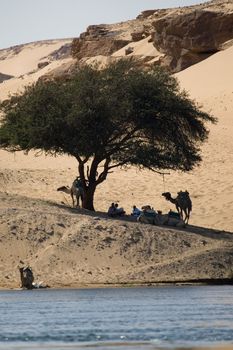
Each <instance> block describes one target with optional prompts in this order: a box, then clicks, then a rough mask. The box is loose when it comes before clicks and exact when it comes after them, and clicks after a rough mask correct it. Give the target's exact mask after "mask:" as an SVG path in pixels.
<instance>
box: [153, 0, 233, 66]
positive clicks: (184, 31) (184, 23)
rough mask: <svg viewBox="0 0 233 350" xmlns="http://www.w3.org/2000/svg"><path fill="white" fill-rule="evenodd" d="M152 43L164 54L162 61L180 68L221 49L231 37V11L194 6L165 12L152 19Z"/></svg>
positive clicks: (232, 35)
mask: <svg viewBox="0 0 233 350" xmlns="http://www.w3.org/2000/svg"><path fill="white" fill-rule="evenodd" d="M153 26H154V29H155V32H154V34H153V41H154V45H155V46H156V47H157V48H158V49H159V50H160V51H161V52H163V53H165V55H166V57H165V59H164V64H165V65H168V66H169V67H170V68H171V70H172V71H180V70H182V69H185V68H187V67H189V66H190V65H192V64H194V63H197V62H200V61H201V60H203V59H205V58H207V57H208V56H210V55H212V54H213V53H215V52H217V51H219V50H221V46H222V44H223V43H225V42H226V41H228V40H230V39H232V38H233V3H232V12H229V13H226V12H225V11H224V9H223V11H221V9H219V10H218V11H213V10H212V11H211V10H206V9H195V10H193V11H188V12H185V13H182V14H177V15H169V16H166V17H164V18H161V19H159V20H156V21H154V23H153Z"/></svg>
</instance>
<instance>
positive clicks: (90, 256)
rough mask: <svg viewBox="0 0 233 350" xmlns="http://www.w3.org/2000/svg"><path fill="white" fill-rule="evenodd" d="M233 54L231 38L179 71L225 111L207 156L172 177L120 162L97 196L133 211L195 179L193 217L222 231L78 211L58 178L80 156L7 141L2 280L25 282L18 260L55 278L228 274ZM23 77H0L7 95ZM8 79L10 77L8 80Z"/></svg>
mask: <svg viewBox="0 0 233 350" xmlns="http://www.w3.org/2000/svg"><path fill="white" fill-rule="evenodd" d="M43 50H44V49H43ZM38 57H40V58H41V57H42V55H39V56H38ZM33 59H34V58H33ZM232 61H233V47H230V48H229V49H227V50H226V51H223V52H219V53H217V54H215V55H214V56H212V57H210V58H209V59H208V60H205V61H203V62H201V63H199V64H197V65H195V66H192V67H190V68H189V69H187V70H185V71H183V72H181V73H179V74H178V75H177V77H178V79H179V81H180V83H181V86H182V87H183V88H186V89H188V90H189V92H190V96H191V97H192V98H195V99H196V101H197V102H199V103H201V104H202V105H203V109H204V110H207V111H211V113H212V114H213V115H215V116H217V117H218V119H219V122H218V124H217V125H210V138H209V141H208V143H207V144H206V145H204V147H203V163H202V165H201V166H200V167H199V168H198V169H196V170H195V171H193V172H192V173H190V174H180V173H172V174H170V175H167V176H165V182H163V178H162V177H161V176H160V175H158V174H154V173H151V172H148V171H141V172H139V171H137V170H136V169H131V170H127V171H123V170H117V171H116V172H114V173H113V174H110V176H109V178H108V179H107V181H106V182H105V183H103V184H102V185H101V186H100V187H99V189H98V190H97V193H96V198H95V203H96V209H97V210H98V211H106V209H107V207H108V206H109V203H111V202H112V201H119V202H120V204H121V205H123V206H124V207H125V209H126V211H127V212H130V210H131V206H132V205H133V204H137V205H138V206H142V205H143V204H151V205H153V206H154V207H155V208H156V209H162V210H163V211H164V212H166V211H167V210H169V208H173V205H172V204H169V203H168V202H166V201H165V200H164V199H163V197H162V196H161V193H162V192H163V191H164V190H166V191H170V192H172V194H173V195H175V194H176V192H177V191H179V190H180V189H184V190H185V189H188V190H189V192H190V195H191V197H192V200H193V213H192V216H191V221H190V223H191V224H192V225H197V226H205V227H209V228H215V229H218V233H214V232H213V231H208V230H204V229H200V228H199V229H195V230H194V229H193V228H190V231H194V232H190V231H187V232H181V231H179V232H177V231H174V230H171V229H166V228H161V227H160V228H158V227H153V226H144V225H138V224H136V223H131V222H118V221H115V220H109V219H107V218H105V217H102V216H101V215H100V219H98V218H96V217H95V216H98V215H95V216H90V215H86V213H83V212H77V211H73V210H71V209H69V208H66V207H64V206H60V203H61V202H64V203H65V204H69V203H71V201H70V198H69V196H66V195H63V194H61V193H59V192H57V191H56V188H57V187H58V186H61V185H63V184H64V185H65V184H70V183H71V182H72V180H73V178H74V177H75V175H76V171H77V164H76V162H75V160H74V159H72V158H69V157H66V156H64V157H57V158H51V157H45V156H41V157H35V155H34V153H30V154H29V155H28V156H25V155H23V154H22V153H17V154H9V153H7V152H4V151H0V189H1V193H0V197H1V198H0V199H1V200H0V210H1V215H0V240H1V246H0V269H1V272H2V273H1V274H0V286H1V287H6V286H8V287H16V286H18V284H19V276H18V271H17V265H18V264H19V262H20V260H21V261H22V264H23V263H24V264H30V265H31V266H32V267H33V269H34V271H35V273H36V275H37V278H38V279H44V280H45V282H46V283H49V284H51V285H52V286H71V285H72V286H75V285H79V284H80V283H81V282H82V283H89V282H91V283H97V282H98V283H103V282H111V283H116V282H129V281H156V280H157V281H158V280H161V279H171V277H172V278H174V279H183V278H191V277H192V278H197V277H203V278H206V277H229V275H230V274H232V256H233V255H232V236H231V234H224V233H223V232H222V230H226V231H233V215H232V210H233V183H232V173H233V139H232V133H233V121H232V117H233V116H232V111H233V70H232ZM51 64H56V61H55V62H52V63H51ZM49 66H50V65H49ZM49 66H47V67H45V68H44V69H45V70H46V69H50V68H51V67H49ZM0 71H1V69H0ZM4 73H10V70H9V71H7V70H6V71H5V72H4ZM36 74H41V71H38V72H34V73H33V74H31V75H27V76H26V77H25V81H26V82H27V83H28V82H29V81H33V80H34V79H37V76H36ZM22 80H23V79H21V78H16V79H12V80H9V81H6V82H5V83H3V84H1V85H0V98H4V97H6V94H7V91H9V90H10V91H16V89H17V88H18V87H20V88H21V87H22V85H23V84H21V81H22ZM7 84H12V85H8V90H7V89H6V86H7ZM41 200H43V201H41ZM203 242H204V243H203ZM206 242H207V243H206Z"/></svg>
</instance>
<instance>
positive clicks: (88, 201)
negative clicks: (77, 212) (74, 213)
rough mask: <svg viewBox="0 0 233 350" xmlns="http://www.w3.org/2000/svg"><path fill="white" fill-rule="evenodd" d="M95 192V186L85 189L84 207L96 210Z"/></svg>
mask: <svg viewBox="0 0 233 350" xmlns="http://www.w3.org/2000/svg"><path fill="white" fill-rule="evenodd" d="M94 194H95V187H93V186H88V188H87V189H86V190H84V194H83V202H82V207H83V208H84V209H88V210H91V211H95V208H94Z"/></svg>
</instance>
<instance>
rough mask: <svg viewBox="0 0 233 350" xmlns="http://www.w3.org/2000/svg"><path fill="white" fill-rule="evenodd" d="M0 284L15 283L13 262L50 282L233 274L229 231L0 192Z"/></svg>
mask: <svg viewBox="0 0 233 350" xmlns="http://www.w3.org/2000/svg"><path fill="white" fill-rule="evenodd" d="M0 203H1V204H0V213H1V219H0V232H1V238H0V239H1V256H0V270H1V273H0V287H2V288H4V287H14V288H15V287H17V286H19V273H18V270H17V266H18V265H25V264H29V265H30V266H31V267H32V268H33V271H34V273H35V277H36V280H37V281H40V280H43V281H44V283H47V284H49V285H50V286H52V287H70V286H73V287H75V286H80V285H82V286H83V285H86V284H104V283H111V284H117V283H136V282H145V283H151V282H158V281H174V282H175V281H183V280H187V279H189V280H190V279H196V278H223V277H230V276H232V272H233V271H232V264H233V255H232V248H233V235H232V234H231V233H228V234H227V233H224V232H221V231H216V232H214V231H211V230H207V229H201V228H199V229H197V228H194V227H190V228H189V229H188V230H186V231H177V230H174V229H172V228H170V229H168V228H164V227H156V226H150V225H143V224H140V223H136V222H131V221H127V220H114V219H110V218H108V217H107V216H106V215H103V214H100V213H95V214H91V213H88V212H85V211H82V210H78V209H72V208H69V207H65V206H61V205H59V204H57V205H55V204H54V203H51V202H48V201H41V200H33V199H29V198H28V197H23V196H16V195H6V194H5V195H4V194H1V202H0Z"/></svg>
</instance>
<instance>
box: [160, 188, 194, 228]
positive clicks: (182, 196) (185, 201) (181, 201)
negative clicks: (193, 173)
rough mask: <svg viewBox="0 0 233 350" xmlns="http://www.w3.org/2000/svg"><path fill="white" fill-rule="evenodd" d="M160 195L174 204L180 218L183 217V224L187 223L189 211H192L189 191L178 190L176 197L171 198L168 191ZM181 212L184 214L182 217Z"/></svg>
mask: <svg viewBox="0 0 233 350" xmlns="http://www.w3.org/2000/svg"><path fill="white" fill-rule="evenodd" d="M162 196H163V197H165V198H166V200H167V201H169V202H171V203H173V204H175V206H176V210H177V211H178V213H179V214H180V216H181V218H182V219H184V222H185V224H188V221H189V217H190V212H191V211H192V201H191V199H190V197H189V192H188V191H184V192H183V191H180V192H178V193H177V197H176V198H172V196H171V193H170V192H164V193H162ZM183 214H185V217H183Z"/></svg>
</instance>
